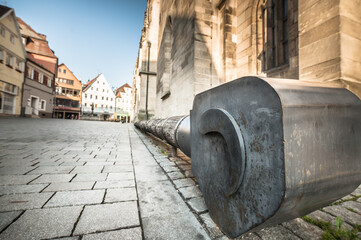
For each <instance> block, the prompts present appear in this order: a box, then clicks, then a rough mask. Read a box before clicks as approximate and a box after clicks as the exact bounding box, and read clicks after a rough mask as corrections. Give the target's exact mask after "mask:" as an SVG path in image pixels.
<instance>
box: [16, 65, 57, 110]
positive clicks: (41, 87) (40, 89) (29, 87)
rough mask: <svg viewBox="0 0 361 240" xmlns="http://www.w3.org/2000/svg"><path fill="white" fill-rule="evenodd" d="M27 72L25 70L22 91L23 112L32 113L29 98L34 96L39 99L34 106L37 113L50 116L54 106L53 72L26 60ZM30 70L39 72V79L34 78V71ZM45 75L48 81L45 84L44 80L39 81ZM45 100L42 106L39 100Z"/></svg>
mask: <svg viewBox="0 0 361 240" xmlns="http://www.w3.org/2000/svg"><path fill="white" fill-rule="evenodd" d="M26 66H27V67H26V69H27V72H25V84H24V91H23V102H22V106H23V112H24V114H32V106H31V98H32V97H35V98H38V99H39V104H38V106H36V110H38V111H39V113H38V114H36V115H39V116H40V117H51V116H52V112H53V107H54V102H53V100H54V96H55V95H54V82H55V79H54V74H53V73H51V72H49V71H47V70H45V69H42V68H40V67H39V66H37V65H36V64H34V63H32V62H30V61H27V63H26ZM32 70H36V71H37V72H38V73H39V79H38V80H36V79H34V73H33V72H32ZM42 76H47V77H48V82H47V84H46V85H45V82H41V80H40V79H41V77H42ZM42 101H45V104H44V105H45V108H42V107H44V105H43V106H42V104H41V102H42Z"/></svg>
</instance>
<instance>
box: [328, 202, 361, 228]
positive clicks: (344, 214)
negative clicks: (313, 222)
mask: <svg viewBox="0 0 361 240" xmlns="http://www.w3.org/2000/svg"><path fill="white" fill-rule="evenodd" d="M323 211H325V212H327V213H330V214H332V215H334V216H340V217H341V218H342V219H343V220H344V221H345V222H347V223H349V224H360V223H361V215H360V214H357V213H354V212H351V211H348V210H347V211H345V208H343V207H342V206H339V205H337V206H329V207H325V208H323Z"/></svg>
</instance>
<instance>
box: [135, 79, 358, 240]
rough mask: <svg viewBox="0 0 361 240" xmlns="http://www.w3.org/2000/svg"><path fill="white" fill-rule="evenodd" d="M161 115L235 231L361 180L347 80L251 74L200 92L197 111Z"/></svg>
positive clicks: (224, 223)
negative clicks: (333, 82)
mask: <svg viewBox="0 0 361 240" xmlns="http://www.w3.org/2000/svg"><path fill="white" fill-rule="evenodd" d="M187 121H188V122H187ZM158 123H159V124H163V125H162V127H159V126H156V127H155V129H156V133H158V132H159V128H162V129H163V130H162V134H163V138H162V139H164V140H166V141H168V142H169V143H170V144H171V145H173V146H176V147H178V148H180V149H181V150H182V151H183V152H185V153H186V154H187V155H188V154H189V155H188V156H190V153H191V155H192V161H191V164H192V172H193V174H194V175H195V176H196V178H197V180H198V183H199V185H200V189H201V191H202V193H203V196H204V199H205V202H206V205H207V207H208V209H209V214H210V216H211V217H212V219H213V220H214V222H215V223H216V224H217V225H218V226H219V227H220V229H221V230H222V231H223V232H224V233H225V234H227V235H228V236H229V237H232V238H233V237H237V236H239V235H241V234H243V233H246V232H250V231H257V230H259V229H261V228H264V227H269V226H274V225H276V224H279V223H281V222H284V221H288V220H291V219H293V218H296V217H301V216H304V215H305V214H307V213H309V212H312V211H314V210H316V209H319V208H321V207H324V206H327V205H328V204H330V203H331V202H333V201H335V200H337V199H339V198H341V197H343V196H345V195H347V194H349V193H351V192H352V191H353V190H354V189H355V188H357V187H358V185H359V184H360V183H361V148H360V147H359V144H360V142H361V101H360V99H358V98H357V97H356V96H355V95H353V94H352V93H351V92H349V91H348V90H346V89H344V88H340V87H337V86H332V85H329V84H321V83H310V82H302V81H298V80H284V79H267V78H259V77H244V78H241V79H237V80H234V81H232V82H229V83H226V84H223V85H220V86H218V87H216V88H213V89H210V90H208V91H205V92H203V93H200V94H198V95H197V96H196V97H195V99H194V103H193V109H192V111H191V115H190V118H189V117H184V116H183V117H173V118H168V119H166V120H161V121H158ZM189 124H190V127H189ZM137 125H140V126H141V125H142V124H137ZM142 129H144V128H142Z"/></svg>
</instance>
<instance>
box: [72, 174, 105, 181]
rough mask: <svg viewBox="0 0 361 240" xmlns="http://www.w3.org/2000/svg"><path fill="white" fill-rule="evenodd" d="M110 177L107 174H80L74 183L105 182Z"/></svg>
mask: <svg viewBox="0 0 361 240" xmlns="http://www.w3.org/2000/svg"><path fill="white" fill-rule="evenodd" d="M107 177H108V174H107V173H78V174H76V176H75V177H74V179H73V180H71V181H72V182H92V181H105V179H106V178H107Z"/></svg>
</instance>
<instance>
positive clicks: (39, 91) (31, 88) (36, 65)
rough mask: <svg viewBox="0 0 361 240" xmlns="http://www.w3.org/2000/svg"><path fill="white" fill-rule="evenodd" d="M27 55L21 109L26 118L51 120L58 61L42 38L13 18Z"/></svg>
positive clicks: (26, 25) (21, 21)
mask: <svg viewBox="0 0 361 240" xmlns="http://www.w3.org/2000/svg"><path fill="white" fill-rule="evenodd" d="M17 21H18V24H19V28H20V33H21V37H22V42H23V44H24V46H25V50H26V53H27V61H26V67H25V81H24V90H23V101H22V109H23V113H24V114H25V115H26V116H33V115H35V116H39V117H52V113H53V107H54V97H55V87H54V86H55V76H56V68H57V65H58V58H57V57H56V56H55V54H54V52H53V51H52V50H51V49H50V47H49V44H48V41H47V39H46V35H44V34H40V33H37V32H36V31H35V30H34V29H33V28H31V27H30V26H29V25H28V24H26V23H25V22H24V21H23V20H22V19H21V18H17Z"/></svg>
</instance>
